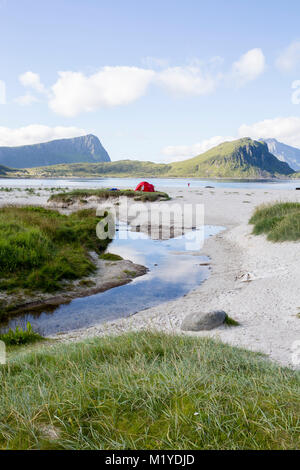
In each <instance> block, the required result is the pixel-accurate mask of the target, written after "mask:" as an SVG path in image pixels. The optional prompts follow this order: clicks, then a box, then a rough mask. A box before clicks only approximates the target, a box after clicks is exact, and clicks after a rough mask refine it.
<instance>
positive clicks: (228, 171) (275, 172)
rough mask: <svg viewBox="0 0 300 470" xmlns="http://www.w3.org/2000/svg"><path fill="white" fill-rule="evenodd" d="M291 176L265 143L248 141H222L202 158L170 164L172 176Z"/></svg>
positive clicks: (286, 167) (246, 139)
mask: <svg viewBox="0 0 300 470" xmlns="http://www.w3.org/2000/svg"><path fill="white" fill-rule="evenodd" d="M293 173H294V171H293V170H292V169H291V168H290V167H289V165H288V164H287V163H285V162H281V161H279V160H278V159H277V158H276V157H275V156H274V155H272V154H271V153H270V152H269V150H268V147H267V145H266V144H265V143H262V142H258V141H255V140H251V139H249V138H244V139H239V140H235V141H233V142H224V143H222V144H220V145H218V146H217V147H214V148H212V149H210V150H208V151H207V152H205V153H203V154H202V155H199V156H197V157H194V158H191V159H189V160H185V161H182V162H176V163H173V164H172V176H183V175H184V176H198V177H210V178H212V177H217V178H270V177H276V176H282V175H285V176H287V175H290V174H293Z"/></svg>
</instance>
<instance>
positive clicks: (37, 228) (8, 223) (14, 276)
mask: <svg viewBox="0 0 300 470" xmlns="http://www.w3.org/2000/svg"><path fill="white" fill-rule="evenodd" d="M100 219H101V218H100V217H96V214H95V211H94V210H92V209H89V210H81V211H78V212H75V213H73V214H71V215H69V216H67V215H62V214H60V213H59V212H57V211H54V210H49V209H45V208H42V207H35V206H26V207H17V206H7V207H3V208H1V209H0V259H1V266H0V290H7V291H9V292H14V291H15V290H16V288H22V289H30V290H40V291H44V292H52V291H54V290H56V289H59V288H62V287H63V284H64V282H65V281H72V280H75V279H79V278H82V277H85V276H88V275H89V274H90V273H92V272H93V271H94V270H95V265H94V263H93V262H92V260H91V258H90V255H89V252H90V251H95V252H97V253H98V254H101V253H102V252H103V251H104V250H105V249H106V247H107V245H108V243H109V241H110V240H109V239H106V240H99V239H98V238H97V235H96V225H97V223H98V222H99V221H100Z"/></svg>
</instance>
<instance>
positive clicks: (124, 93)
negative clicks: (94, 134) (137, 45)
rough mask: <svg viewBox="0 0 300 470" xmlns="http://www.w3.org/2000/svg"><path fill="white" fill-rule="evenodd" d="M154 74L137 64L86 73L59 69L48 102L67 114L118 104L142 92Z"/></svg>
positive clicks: (74, 114)
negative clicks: (60, 70)
mask: <svg viewBox="0 0 300 470" xmlns="http://www.w3.org/2000/svg"><path fill="white" fill-rule="evenodd" d="M154 74H155V73H154V72H153V71H152V70H147V69H141V68H138V67H103V68H102V69H101V70H100V71H99V72H97V73H95V74H94V75H91V76H89V77H88V76H86V75H84V74H83V73H80V72H60V73H59V79H58V80H57V82H56V83H55V84H54V85H53V86H52V97H51V99H50V101H49V106H50V108H51V109H52V110H53V111H54V112H56V113H58V114H62V115H63V116H67V117H73V116H76V115H77V114H79V113H81V112H84V111H85V112H88V111H94V110H96V109H98V108H100V107H113V106H122V105H125V104H128V103H130V102H132V101H135V100H137V99H138V98H140V97H141V96H143V95H144V94H145V92H146V89H147V87H148V85H149V84H150V82H151V80H152V78H153V76H154Z"/></svg>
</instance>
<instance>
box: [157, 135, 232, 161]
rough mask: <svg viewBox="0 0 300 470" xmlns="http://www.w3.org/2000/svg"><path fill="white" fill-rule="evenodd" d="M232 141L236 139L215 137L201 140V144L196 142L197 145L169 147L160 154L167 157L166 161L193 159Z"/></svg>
mask: <svg viewBox="0 0 300 470" xmlns="http://www.w3.org/2000/svg"><path fill="white" fill-rule="evenodd" d="M234 139H236V137H232V136H227V137H224V136H220V135H217V136H215V137H211V138H210V139H206V140H202V142H198V143H197V144H193V145H169V146H167V147H165V148H163V150H162V153H163V154H164V155H165V156H166V157H169V158H168V159H167V160H168V161H175V160H181V159H182V158H184V157H186V158H188V157H195V156H196V155H200V154H201V153H204V152H206V151H207V150H209V149H211V148H213V147H215V146H216V145H219V144H221V143H222V142H226V141H227V142H228V141H230V140H234Z"/></svg>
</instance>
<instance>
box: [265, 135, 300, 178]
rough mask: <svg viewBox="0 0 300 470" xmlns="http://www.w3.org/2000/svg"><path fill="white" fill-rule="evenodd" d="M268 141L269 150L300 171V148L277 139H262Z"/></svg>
mask: <svg viewBox="0 0 300 470" xmlns="http://www.w3.org/2000/svg"><path fill="white" fill-rule="evenodd" d="M260 140H262V141H263V142H266V144H267V145H268V148H269V151H270V152H271V153H272V154H273V155H275V157H277V158H278V160H280V161H282V162H286V163H288V165H290V167H291V168H293V170H296V171H300V149H298V148H296V147H291V146H290V145H286V144H283V143H281V142H278V140H276V139H260Z"/></svg>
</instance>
